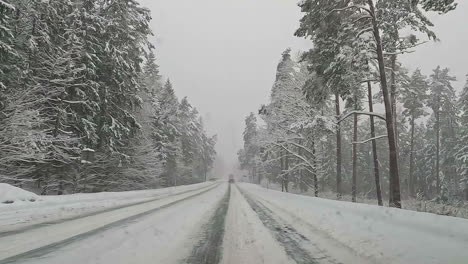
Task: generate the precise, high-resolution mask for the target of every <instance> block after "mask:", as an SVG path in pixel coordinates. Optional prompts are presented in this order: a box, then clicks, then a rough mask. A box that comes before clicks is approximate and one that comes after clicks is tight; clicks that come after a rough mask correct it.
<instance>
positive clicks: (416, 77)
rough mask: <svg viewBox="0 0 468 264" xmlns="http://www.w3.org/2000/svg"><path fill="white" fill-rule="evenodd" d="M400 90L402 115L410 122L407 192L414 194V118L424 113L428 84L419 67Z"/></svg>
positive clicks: (415, 181)
mask: <svg viewBox="0 0 468 264" xmlns="http://www.w3.org/2000/svg"><path fill="white" fill-rule="evenodd" d="M402 88H403V89H402V91H401V97H402V102H403V107H404V108H405V109H404V110H403V116H404V117H405V118H407V119H409V122H410V130H411V132H410V134H411V139H410V159H409V177H408V178H409V193H410V195H411V196H413V197H414V196H415V194H416V193H415V186H416V183H417V182H418V179H415V178H414V158H415V155H414V152H415V148H414V140H415V129H416V120H417V119H418V118H421V117H422V116H424V115H426V114H427V113H426V111H425V109H424V106H425V104H424V103H425V101H426V100H427V90H428V84H427V81H426V77H425V76H424V75H422V74H421V71H420V70H419V69H417V70H415V71H414V72H413V74H412V75H411V78H410V81H409V83H408V84H407V86H403V87H402Z"/></svg>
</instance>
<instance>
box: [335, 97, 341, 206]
mask: <svg viewBox="0 0 468 264" xmlns="http://www.w3.org/2000/svg"><path fill="white" fill-rule="evenodd" d="M335 111H336V118H337V120H339V118H340V114H341V112H340V95H339V94H338V93H335ZM336 195H337V198H338V199H341V195H342V192H341V127H340V124H337V125H336Z"/></svg>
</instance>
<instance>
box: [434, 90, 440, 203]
mask: <svg viewBox="0 0 468 264" xmlns="http://www.w3.org/2000/svg"><path fill="white" fill-rule="evenodd" d="M439 105H440V97H438V98H437V110H436V111H435V116H436V194H437V195H438V194H439V193H440V111H439Z"/></svg>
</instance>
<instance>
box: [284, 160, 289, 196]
mask: <svg viewBox="0 0 468 264" xmlns="http://www.w3.org/2000/svg"><path fill="white" fill-rule="evenodd" d="M284 168H285V170H286V171H288V170H289V157H287V156H286V157H285V161H284ZM288 188H289V172H288V173H286V175H285V177H284V190H285V191H286V192H289V189H288Z"/></svg>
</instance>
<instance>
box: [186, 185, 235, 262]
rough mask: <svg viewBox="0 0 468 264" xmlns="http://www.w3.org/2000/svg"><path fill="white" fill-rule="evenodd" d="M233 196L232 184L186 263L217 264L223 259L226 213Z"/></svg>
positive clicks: (205, 226) (204, 228) (204, 227)
mask: <svg viewBox="0 0 468 264" xmlns="http://www.w3.org/2000/svg"><path fill="white" fill-rule="evenodd" d="M230 197H231V184H229V187H228V190H227V192H226V195H225V196H224V197H223V199H222V200H221V201H220V202H219V205H218V206H217V208H216V210H215V212H214V214H213V216H212V217H211V219H210V221H209V222H208V223H206V224H205V225H204V226H203V229H202V230H203V232H202V235H201V238H200V240H199V242H198V243H197V244H196V245H195V246H194V248H193V250H192V254H191V256H189V257H188V258H187V259H186V260H185V261H184V263H186V264H217V263H219V262H220V261H221V259H222V244H223V238H224V230H225V223H226V215H227V211H228V208H229V199H230Z"/></svg>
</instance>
